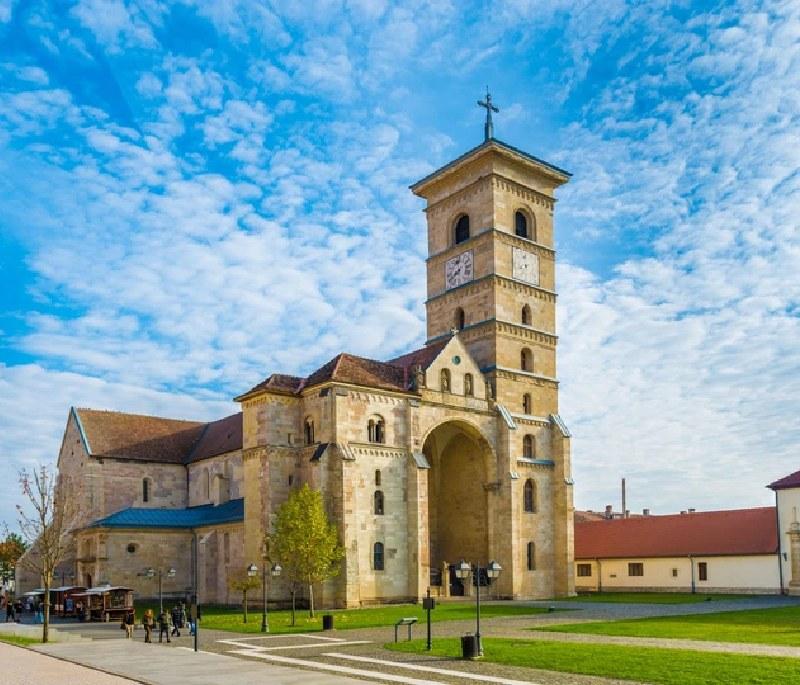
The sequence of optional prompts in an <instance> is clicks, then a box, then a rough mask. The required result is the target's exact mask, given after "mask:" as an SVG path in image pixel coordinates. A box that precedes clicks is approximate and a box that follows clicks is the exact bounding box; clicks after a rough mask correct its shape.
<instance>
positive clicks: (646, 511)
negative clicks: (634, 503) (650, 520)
mask: <svg viewBox="0 0 800 685" xmlns="http://www.w3.org/2000/svg"><path fill="white" fill-rule="evenodd" d="M642 516H650V510H649V509H642Z"/></svg>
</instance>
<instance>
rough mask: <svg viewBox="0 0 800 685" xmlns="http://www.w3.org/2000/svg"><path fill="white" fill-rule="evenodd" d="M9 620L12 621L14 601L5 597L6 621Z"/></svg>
mask: <svg viewBox="0 0 800 685" xmlns="http://www.w3.org/2000/svg"><path fill="white" fill-rule="evenodd" d="M9 621H11V622H12V623H14V602H12V601H11V600H10V599H6V623H8V622H9Z"/></svg>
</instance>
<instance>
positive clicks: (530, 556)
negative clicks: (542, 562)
mask: <svg viewBox="0 0 800 685" xmlns="http://www.w3.org/2000/svg"><path fill="white" fill-rule="evenodd" d="M525 556H526V559H525V562H526V565H527V567H528V570H529V571H535V570H536V545H535V543H533V542H529V543H528V546H527V548H526V550H525Z"/></svg>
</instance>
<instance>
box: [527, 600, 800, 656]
mask: <svg viewBox="0 0 800 685" xmlns="http://www.w3.org/2000/svg"><path fill="white" fill-rule="evenodd" d="M534 630H546V631H548V632H556V633H580V634H584V635H614V636H620V637H661V638H667V639H681V640H704V641H712V642H743V643H752V644H764V645H783V646H789V647H800V606H793V607H780V608H777V609H750V610H747V611H723V612H719V613H713V614H691V615H689V616H659V617H657V618H631V619H624V620H621V621H602V622H597V623H573V624H565V625H562V624H558V625H552V626H547V627H545V628H535V629H534Z"/></svg>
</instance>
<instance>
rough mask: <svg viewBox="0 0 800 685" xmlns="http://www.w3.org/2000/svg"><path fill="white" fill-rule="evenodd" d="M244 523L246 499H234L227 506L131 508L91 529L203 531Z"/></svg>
mask: <svg viewBox="0 0 800 685" xmlns="http://www.w3.org/2000/svg"><path fill="white" fill-rule="evenodd" d="M243 520H244V499H232V500H229V501H228V502H225V504H220V505H219V506H214V505H213V504H205V505H203V506H200V507H186V508H184V509H145V508H141V507H130V508H129V509H123V510H122V511H118V512H117V513H116V514H111V516H106V517H105V518H102V519H98V520H97V521H95V522H94V523H92V524H91V525H90V528H200V527H201V526H215V525H220V524H222V523H237V522H239V521H243Z"/></svg>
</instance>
